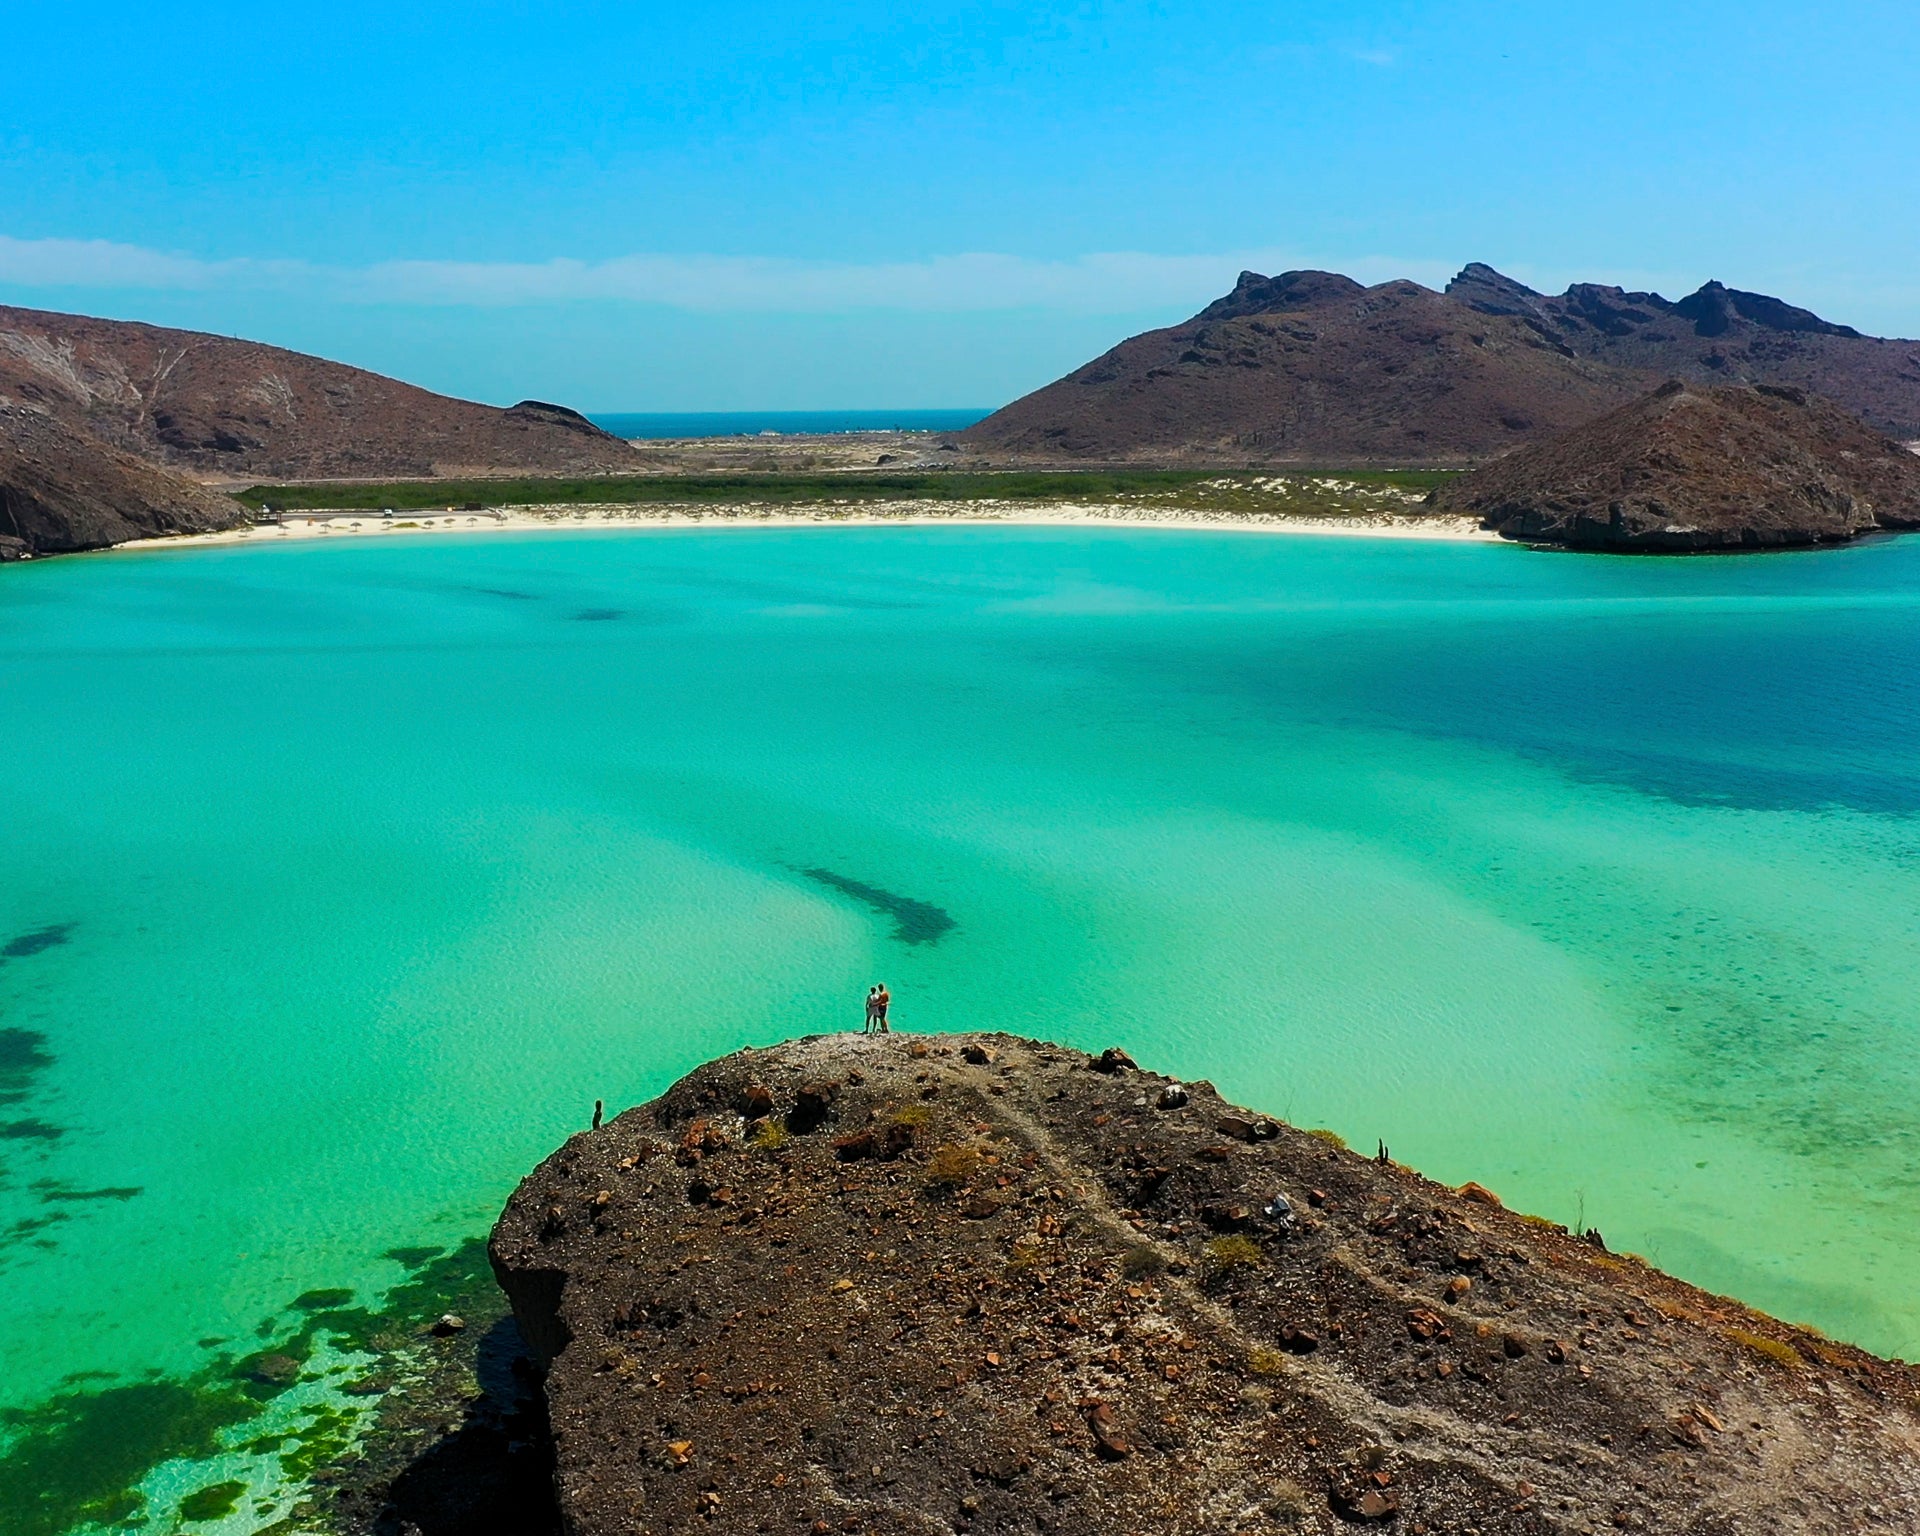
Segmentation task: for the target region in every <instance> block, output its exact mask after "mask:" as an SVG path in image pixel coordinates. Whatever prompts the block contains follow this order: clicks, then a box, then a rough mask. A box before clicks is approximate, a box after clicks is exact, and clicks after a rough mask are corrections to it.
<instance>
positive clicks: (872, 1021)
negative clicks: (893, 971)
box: [861, 982, 880, 1035]
mask: <svg viewBox="0 0 1920 1536" xmlns="http://www.w3.org/2000/svg"><path fill="white" fill-rule="evenodd" d="M879 1029H880V985H879V983H878V982H876V983H874V985H872V986H870V987H868V988H867V1027H866V1028H865V1029H864V1030H862V1031H861V1033H862V1034H866V1035H871V1034H876V1033H878V1031H879Z"/></svg>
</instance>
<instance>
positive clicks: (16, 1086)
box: [0, 1026, 53, 1104]
mask: <svg viewBox="0 0 1920 1536" xmlns="http://www.w3.org/2000/svg"><path fill="white" fill-rule="evenodd" d="M52 1065H53V1056H52V1053H51V1052H49V1051H48V1050H47V1037H46V1036H45V1035H43V1034H41V1033H40V1031H39V1030H37V1029H19V1028H15V1027H13V1026H9V1027H7V1028H5V1029H0V1104H18V1103H19V1102H20V1101H21V1100H22V1099H24V1098H25V1097H26V1096H27V1094H28V1093H29V1092H30V1091H31V1090H32V1088H33V1085H34V1082H35V1080H36V1079H37V1078H38V1077H39V1076H40V1074H41V1073H42V1072H45V1071H46V1070H47V1068H49V1067H51V1066H52Z"/></svg>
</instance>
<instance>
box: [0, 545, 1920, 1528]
mask: <svg viewBox="0 0 1920 1536" xmlns="http://www.w3.org/2000/svg"><path fill="white" fill-rule="evenodd" d="M0 785H4V791H0V794H3V796H4V798H3V799H0V827H3V828H4V835H0V1178H3V1180H4V1182H3V1183H0V1226H4V1227H5V1228H7V1229H8V1230H9V1236H8V1239H7V1242H6V1244H5V1246H4V1248H0V1286H4V1288H5V1298H6V1305H5V1307H4V1310H3V1320H0V1443H7V1437H8V1436H9V1435H10V1434H11V1435H12V1436H13V1440H12V1442H11V1443H12V1444H13V1446H14V1450H15V1452H16V1453H17V1454H19V1455H24V1454H25V1452H24V1451H22V1450H21V1449H20V1447H21V1446H23V1445H27V1444H28V1441H30V1440H31V1441H32V1445H31V1446H29V1447H28V1448H29V1449H32V1448H34V1447H37V1448H38V1452H45V1451H46V1448H47V1445H48V1444H49V1443H51V1442H49V1441H48V1439H47V1437H48V1436H49V1435H53V1436H54V1437H55V1439H58V1436H59V1435H65V1436H66V1437H67V1439H66V1440H65V1441H61V1442H60V1446H61V1447H64V1450H63V1454H73V1455H77V1454H79V1453H80V1450H82V1449H84V1436H85V1434H86V1433H88V1432H90V1431H89V1430H88V1424H89V1422H90V1421H89V1420H87V1418H86V1416H85V1412H84V1406H85V1402H86V1400H87V1396H88V1394H97V1393H101V1392H110V1391H116V1390H120V1389H121V1388H123V1387H127V1386H128V1384H139V1383H142V1382H147V1383H152V1382H162V1383H164V1382H167V1381H171V1380H175V1379H180V1378H184V1377H186V1376H187V1375H189V1374H191V1373H193V1372H195V1371H203V1370H204V1369H205V1368H206V1362H207V1361H208V1359H209V1358H216V1357H217V1358H225V1356H224V1355H222V1354H221V1351H223V1350H224V1351H227V1352H229V1353H231V1352H232V1351H235V1350H238V1349H241V1348H244V1347H253V1346H252V1344H251V1343H245V1342H243V1343H235V1342H234V1341H235V1340H241V1341H251V1340H253V1339H256V1338H269V1337H270V1336H271V1335H272V1329H273V1327H274V1326H275V1325H274V1323H273V1319H274V1318H276V1317H279V1318H282V1319H284V1318H286V1317H287V1316H289V1315H290V1314H289V1313H288V1311H287V1309H288V1307H289V1303H290V1302H291V1300H292V1299H293V1298H295V1297H298V1296H301V1295H302V1294H303V1293H310V1292H325V1291H327V1290H330V1289H336V1288H338V1289H351V1290H353V1291H355V1292H356V1293H357V1294H358V1296H359V1297H360V1298H362V1299H366V1298H373V1297H377V1296H378V1295H379V1294H380V1292H381V1291H382V1289H383V1288H384V1287H387V1286H390V1285H392V1284H394V1283H395V1282H396V1281H397V1280H399V1279H400V1278H401V1277H402V1276H403V1275H404V1274H405V1273H406V1270H405V1269H404V1268H403V1267H402V1265H403V1262H413V1260H412V1259H410V1258H409V1257H408V1256H407V1255H405V1254H404V1252H403V1259H402V1260H395V1259H393V1258H387V1257H382V1255H383V1254H387V1253H389V1252H391V1251H394V1250H403V1251H404V1250H408V1249H418V1250H425V1249H428V1248H436V1247H437V1248H451V1247H453V1246H455V1245H456V1244H458V1243H459V1242H460V1241H461V1240H462V1239H465V1238H467V1237H470V1236H473V1235H475V1234H479V1233H483V1232H484V1231H485V1230H486V1228H487V1226H488V1225H489V1224H490V1222H491V1220H492V1217H493V1215H494V1213H495V1212H496V1211H497V1209H498V1207H499V1206H500V1204H501V1202H502V1201H503V1199H504V1198H505V1196H506V1195H507V1193H508V1191H509V1190H510V1189H511V1188H512V1186H513V1184H514V1182H515V1181H516V1179H517V1178H518V1177H519V1176H520V1175H521V1174H522V1173H523V1172H524V1171H526V1170H527V1169H528V1168H529V1167H531V1166H532V1164H533V1163H534V1162H535V1161H536V1160H537V1159H539V1158H540V1157H541V1156H542V1155H544V1154H545V1153H546V1152H547V1151H548V1150H549V1149H551V1148H552V1147H553V1146H554V1145H555V1144H556V1142H557V1141H558V1140H559V1139H560V1138H561V1137H562V1136H564V1135H565V1134H567V1133H568V1132H569V1131H571V1130H573V1129H575V1128H578V1127H580V1126H583V1125H584V1124H585V1122H586V1119H587V1117H588V1115H589V1113H590V1110H591V1106H592V1103H593V1101H594V1099H596V1098H604V1099H606V1100H607V1101H608V1104H609V1108H610V1110H615V1109H618V1108H621V1107H624V1106H626V1105H628V1104H631V1103H634V1102H637V1101H640V1100H643V1099H645V1098H647V1097H649V1096H650V1095H652V1094H654V1093H655V1092H657V1091H658V1090H659V1089H661V1088H662V1087H663V1086H664V1085H666V1084H667V1083H668V1082H669V1081H671V1080H672V1079H673V1078H674V1077H675V1076H677V1075H678V1074H680V1073H681V1072H683V1071H685V1070H686V1069H688V1068H689V1067H691V1066H693V1065H694V1064H696V1063H698V1062H699V1061H701V1060H704V1059H705V1058H707V1057H710V1056H713V1055H715V1054H717V1053H720V1052H724V1051H727V1050H729V1049H732V1048H734V1047H736V1046H740V1045H743V1044H747V1043H750V1042H766V1041H771V1040H774V1039H777V1038H780V1037H783V1036H787V1035H792V1034H799V1033H805V1032H811V1031H817V1030H825V1029H834V1028H843V1027H844V1028H857V1027H858V1026H859V1023H860V1013H861V998H862V996H863V994H864V992H865V990H866V987H867V985H868V984H869V983H870V982H872V981H874V980H876V979H880V980H885V981H886V982H887V983H888V984H889V985H890V987H891V988H892V990H893V993H894V996H895V998H896V999H897V1002H896V1007H895V1012H896V1017H897V1018H898V1020H899V1022H900V1024H901V1026H902V1027H903V1028H907V1029H927V1030H932V1029H954V1028H967V1029H974V1028H983V1029H1007V1030H1013V1031H1017V1032H1021V1033H1025V1034H1035V1035H1046V1036H1051V1037H1055V1038H1059V1039H1064V1040H1067V1041H1070V1042H1073V1043H1075V1044H1078V1045H1082V1046H1086V1047H1091V1048H1099V1047H1102V1046H1106V1045H1112V1044H1120V1045H1124V1046H1125V1047H1127V1048H1128V1049H1129V1050H1130V1051H1131V1052H1133V1054H1134V1055H1135V1056H1137V1057H1138V1058H1139V1059H1141V1060H1142V1061H1143V1062H1145V1063H1147V1064H1150V1065H1153V1066H1156V1067H1159V1068H1162V1069H1164V1070H1168V1071H1172V1072H1176V1073H1179V1074H1182V1075H1185V1076H1188V1077H1191V1078H1199V1077H1206V1078H1211V1079H1212V1080H1213V1081H1214V1082H1216V1083H1217V1084H1218V1085H1219V1087H1220V1088H1221V1090H1222V1091H1223V1092H1225V1093H1226V1094H1228V1095H1229V1096H1231V1097H1233V1098H1236V1099H1239V1100H1241V1101H1244V1102H1246V1103H1249V1104H1252V1105H1256V1106H1258V1107H1260V1108H1262V1109H1265V1110H1267V1111H1270V1112H1272V1113H1275V1114H1278V1115H1283V1116H1285V1117H1287V1118H1288V1119H1290V1120H1292V1121H1294V1122H1296V1123H1298V1124H1301V1125H1307V1126H1328V1127H1332V1128H1333V1129H1335V1130H1337V1131H1339V1132H1340V1133H1342V1134H1343V1135H1345V1136H1346V1137H1347V1138H1348V1139H1349V1140H1350V1141H1352V1142H1353V1144H1354V1145H1355V1146H1356V1147H1360V1148H1364V1149H1366V1150H1367V1151H1369V1152H1370V1151H1372V1150H1373V1147H1374V1145H1375V1142H1376V1140H1377V1139H1384V1140H1385V1141H1386V1142H1387V1143H1388V1144H1389V1145H1390V1146H1391V1148H1392V1151H1393V1154H1394V1156H1395V1157H1396V1158H1398V1159H1400V1160H1401V1161H1404V1162H1408V1163H1411V1164H1413V1165H1415V1166H1416V1167H1419V1168H1421V1169H1422V1170H1424V1171H1425V1172H1427V1173H1429V1174H1430V1175H1432V1176H1434V1177H1437V1178H1441V1179H1445V1180H1448V1181H1450V1182H1455V1183H1457V1182H1460V1181H1462V1180H1465V1179H1469V1178H1472V1179H1478V1180H1480V1181H1481V1182H1482V1183H1485V1184H1488V1185H1491V1186H1492V1187H1493V1188H1494V1189H1496V1190H1497V1191H1498V1192H1499V1193H1500V1194H1501V1195H1502V1196H1503V1197H1504V1198H1505V1199H1506V1200H1507V1202H1508V1203H1509V1204H1511V1205H1513V1206H1516V1207H1518V1208H1520V1209H1523V1210H1529V1211H1534V1212H1538V1213H1541V1214H1543V1215H1546V1216H1549V1217H1552V1218H1554V1219H1556V1220H1560V1221H1565V1222H1569V1223H1586V1224H1591V1225H1595V1226H1598V1227H1599V1228H1601V1229H1602V1231H1603V1232H1604V1233H1605V1235H1606V1238H1607V1240H1608V1242H1609V1243H1610V1244H1611V1245H1612V1246H1613V1247H1615V1248H1624V1249H1631V1250H1633V1251H1636V1252H1639V1253H1642V1254H1645V1255H1647V1256H1648V1257H1650V1258H1652V1259H1653V1260H1655V1261H1657V1262H1658V1263H1660V1264H1661V1265H1663V1266H1665V1267H1667V1268H1669V1269H1671V1270H1673V1271H1675V1272H1677V1273H1679V1274H1681V1275H1683V1276H1685V1277H1686V1278H1688V1279H1690V1280H1693V1281H1695V1282H1697V1283H1699V1284H1701V1285H1704V1286H1707V1287H1710V1288H1712V1289H1714V1290H1719V1291H1725V1292H1731V1293H1732V1294H1734V1295H1737V1296H1739V1297H1741V1298H1742V1299H1744V1300H1747V1301H1749V1302H1752V1303H1754V1304H1756V1305H1758V1306H1761V1307H1764V1308H1767V1309H1769V1310H1772V1311H1775V1312H1778V1313H1780V1314H1782V1315H1784V1316H1786V1317H1789V1318H1792V1319H1796V1320H1804V1321H1808V1322H1812V1323H1815V1324H1817V1325H1819V1326H1820V1327H1821V1328H1824V1329H1826V1330H1827V1331H1829V1332H1831V1333H1833V1334H1836V1335H1840V1336H1843V1337H1846V1338H1848V1339H1852V1340H1857V1341H1859V1342H1860V1343H1863V1344H1866V1345H1868V1346H1870V1347H1872V1348H1874V1349H1877V1350H1880V1351H1883V1352H1888V1353H1896V1354H1902V1355H1907V1356H1912V1355H1915V1354H1920V1222H1916V1221H1915V1220H1914V1209H1915V1195H1916V1182H1917V1180H1916V1157H1917V1156H1920V1049H1917V1047H1920V934H1917V933H1916V922H1917V921H1920V539H1912V540H1907V541H1900V542H1883V543H1876V544H1869V545H1862V546H1858V547H1854V548H1850V549H1843V550H1833V551H1822V552H1817V553H1806V554H1785V555H1774V556H1767V557H1758V558H1751V557H1750V558H1726V559H1664V560H1663V559H1617V558H1616V559H1608V558H1602V557H1586V556H1577V555H1565V554H1545V553H1537V552H1530V551H1527V550H1523V549H1519V548H1511V547H1505V546H1488V545H1473V544H1458V545H1447V544H1416V543H1395V542H1390V541H1384V540H1379V541H1376V540H1367V539H1344V538H1329V537H1312V536H1301V535H1267V534H1243V533H1186V532H1170V531H1166V530H1157V529H1154V530H1140V531H1137V532H1136V531H1122V530H1113V529H1094V530H1085V531H1081V530H1067V529H1024V530H1023V529H980V528H951V529H938V528H934V529H930V528H924V527H920V528H898V529H884V528H882V529H845V528H819V529H814V528H806V529H794V530H759V531H736V530H724V531H669V530H652V531H634V532H612V533H604V534H603V533H563V534H551V535H548V534H540V535H526V536H520V535H484V536H482V535H476V536H474V537H471V538H466V539H461V538H457V537H423V538H418V539H413V540H407V539H405V538H404V537H397V536H390V537H384V538H381V539H379V540H378V541H374V540H367V541H364V542H359V541H351V540H349V541H342V542H337V543H326V544H318V543H301V544H293V543H289V544H287V545H284V546H277V547H276V546H267V547H228V548H212V547H210V548H199V549H185V550H179V551H162V552H150V553H120V554H109V555H102V556H89V557H77V558H68V559H62V560H49V561H44V562H36V563H34V564H31V565H27V566H22V567H14V568H8V569H6V570H5V571H0ZM209 1341H211V1342H209ZM50 1404H51V1405H52V1406H51V1407H49V1405H50ZM9 1426H11V1428H9ZM49 1426H52V1427H51V1428H49ZM34 1435H38V1436H39V1437H40V1438H39V1439H38V1440H33V1439H32V1437H33V1436H34ZM76 1437H78V1438H76ZM189 1438H191V1437H189ZM201 1441H202V1443H201V1445H200V1452H201V1453H202V1455H203V1456H204V1455H205V1454H207V1453H209V1452H210V1451H211V1450H213V1449H220V1450H221V1451H222V1452H223V1453H226V1452H229V1451H231V1447H230V1446H229V1445H228V1441H227V1440H225V1439H222V1438H221V1436H220V1434H217V1433H212V1432H210V1433H209V1434H208V1435H204V1436H201ZM183 1443H184V1442H183ZM237 1455H238V1453H237V1452H233V1453H232V1454H231V1455H229V1461H228V1463H227V1464H228V1465H239V1462H238V1461H236V1460H235V1459H234V1458H235V1457H237ZM7 1465H8V1463H7V1460H6V1458H5V1457H4V1456H0V1508H4V1507H5V1505H4V1500H5V1499H6V1497H8V1489H9V1488H10V1487H12V1488H15V1489H16V1490H17V1488H18V1487H19V1486H21V1479H22V1478H24V1477H26V1476H27V1475H28V1474H27V1472H26V1471H23V1470H20V1469H21V1468H24V1467H25V1466H26V1463H25V1462H20V1463H18V1464H17V1466H16V1470H15V1472H14V1473H13V1474H9V1472H8V1471H7ZM262 1465H265V1464H264V1463H260V1462H259V1461H258V1458H256V1461H255V1462H254V1463H249V1464H248V1465H247V1466H245V1467H242V1468H241V1472H240V1474H239V1475H240V1476H241V1477H242V1480H253V1481H254V1482H255V1483H256V1484H257V1485H258V1486H260V1487H264V1484H259V1482H258V1480H259V1479H260V1478H262V1477H265V1476H266V1473H265V1472H262V1471H261V1466H262ZM134 1474H139V1475H141V1476H145V1477H146V1478H147V1481H146V1483H145V1484H144V1485H143V1486H144V1488H145V1489H146V1491H147V1493H148V1494H149V1496H150V1497H149V1504H148V1513H149V1515H150V1516H151V1520H150V1524H149V1527H148V1528H149V1529H153V1530H163V1529H167V1528H169V1521H170V1520H171V1518H172V1517H171V1515H170V1513H169V1511H170V1509H171V1508H172V1505H171V1504H170V1503H168V1502H167V1500H168V1499H169V1498H170V1497H173V1496H174V1495H177V1493H178V1491H179V1490H181V1489H182V1488H192V1487H194V1486H195V1481H194V1480H195V1478H196V1477H199V1476H202V1474H200V1473H197V1472H195V1470H194V1469H193V1468H190V1467H182V1466H180V1465H173V1466H170V1467H161V1468H159V1469H158V1470H156V1471H152V1472H151V1474H150V1475H149V1474H148V1472H147V1471H146V1470H145V1469H143V1468H141V1467H138V1466H135V1467H133V1468H132V1469H131V1471H129V1473H128V1474H127V1475H128V1477H129V1479H131V1478H132V1477H133V1476H134ZM10 1475H11V1476H12V1477H13V1482H12V1483H9V1481H8V1479H9V1476H10ZM33 1475H34V1476H41V1475H43V1474H40V1473H34V1474H33ZM169 1490H171V1493H170V1492H169ZM270 1502H271V1501H270V1499H268V1498H265V1497H264V1496H263V1497H262V1498H261V1499H260V1500H259V1501H258V1502H257V1503H251V1504H249V1503H242V1504H241V1505H240V1506H239V1507H237V1508H236V1510H235V1511H234V1512H233V1513H232V1514H231V1515H229V1516H226V1517H225V1518H223V1519H217V1520H214V1521H211V1522H205V1523H201V1524H198V1525H195V1526H194V1529H196V1530H203V1531H218V1532H224V1531H229V1530H230V1531H234V1532H239V1531H245V1530H249V1529H252V1528H254V1527H255V1526H257V1525H260V1524H264V1523H266V1520H267V1518H268V1516H267V1513H266V1510H267V1505H268V1504H269V1503H270ZM46 1518H48V1519H51V1517H50V1516H48V1517H46ZM0 1523H3V1522H0ZM43 1524H44V1521H43Z"/></svg>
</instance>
